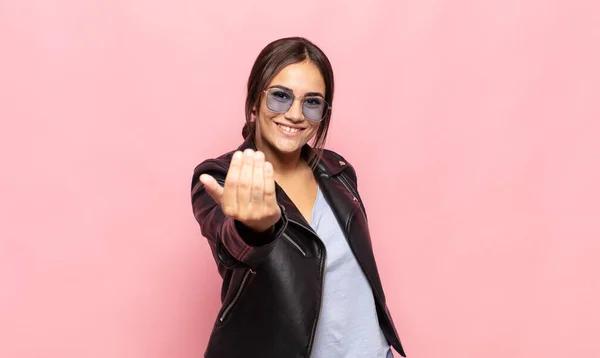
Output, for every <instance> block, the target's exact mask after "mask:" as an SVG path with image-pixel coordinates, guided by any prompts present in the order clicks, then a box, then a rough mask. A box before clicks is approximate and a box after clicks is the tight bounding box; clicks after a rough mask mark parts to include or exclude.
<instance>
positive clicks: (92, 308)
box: [0, 0, 600, 358]
mask: <svg viewBox="0 0 600 358" xmlns="http://www.w3.org/2000/svg"><path fill="white" fill-rule="evenodd" d="M599 10H600V5H598V2H597V1H592V0H588V1H567V0H563V1H548V0H544V1H542V0H527V1H524V0H507V1H443V0H425V1H412V2H407V1H391V0H390V1H369V2H367V1H362V2H360V3H355V4H350V2H348V1H345V0H338V1H316V0H314V1H311V0H305V1H301V2H297V1H296V2H292V1H288V2H285V1H283V2H282V1H279V2H264V4H262V3H257V2H246V1H241V0H238V1H226V2H219V1H211V2H208V1H198V0H197V1H189V0H171V1H166V0H162V1H158V0H153V1H150V0H144V1H141V0H102V1H100V0H98V1H95V2H92V1H82V0H56V1H48V0H37V1H36V0H27V1H23V0H12V1H11V0H0V51H1V54H0V117H1V119H2V122H1V123H2V127H1V138H0V139H1V140H0V149H1V150H0V160H1V163H2V175H1V183H0V188H1V189H0V190H1V192H0V195H1V196H0V197H1V198H2V200H1V204H0V218H1V220H2V223H1V225H0V240H1V241H0V265H1V266H0V267H1V270H0V357H3V358H4V357H5V358H39V357H52V358H65V357H69V358H71V357H73V358H75V357H77V358H84V357H94V358H105V357H111V358H112V357H118V358H121V357H123V358H154V357H157V358H158V357H161V358H163V357H177V358H180V357H181V358H187V357H189V358H192V357H200V356H202V354H203V352H204V348H205V345H206V342H207V338H208V334H209V332H210V329H211V326H212V322H213V320H214V318H215V315H216V313H217V310H218V308H219V290H220V279H219V277H218V275H217V271H216V269H215V267H216V266H215V264H214V262H213V261H212V256H211V255H210V252H209V249H208V245H207V244H206V242H205V240H204V239H203V238H202V237H201V236H200V232H199V229H198V226H197V224H196V222H195V221H194V218H193V216H192V213H191V205H190V201H189V185H190V180H191V174H192V169H193V168H194V166H195V165H196V164H197V163H199V162H200V161H201V160H203V159H205V158H207V157H210V156H216V155H218V154H221V153H222V152H224V151H227V150H230V149H233V148H234V147H235V146H237V145H238V143H239V142H240V141H241V135H240V131H241V127H242V122H243V100H244V86H245V81H246V79H247V75H248V73H249V70H250V67H251V65H252V61H253V60H254V58H255V57H256V55H257V54H258V52H259V51H260V49H261V48H262V47H263V46H264V45H266V44H267V43H268V42H270V41H271V40H274V39H276V38H279V37H283V36H289V35H303V36H307V37H308V38H310V39H312V40H313V41H315V42H316V43H317V44H318V45H320V46H321V47H322V48H323V49H324V50H325V52H326V53H327V54H328V56H330V59H331V61H332V63H333V65H334V69H335V74H336V79H337V93H336V99H335V102H334V107H335V110H334V114H333V122H332V127H331V132H330V133H331V136H330V139H329V142H328V144H329V147H330V148H332V149H334V150H337V151H339V152H340V153H342V154H343V155H344V156H346V157H347V158H348V160H349V161H351V162H352V163H353V164H354V165H355V167H356V168H357V170H358V173H359V186H360V189H361V192H362V195H363V197H364V200H365V203H366V206H367V210H368V211H369V217H370V220H371V228H372V235H373V239H374V241H375V242H374V245H375V250H376V255H377V258H378V260H379V265H380V270H381V276H382V279H383V282H384V286H385V288H386V292H387V296H388V297H389V304H390V306H391V309H392V312H393V314H394V318H395V320H396V321H397V323H398V330H399V332H400V335H401V338H402V340H403V342H404V344H405V346H406V351H407V353H408V354H409V356H410V357H427V358H428V357H436V358H438V357H446V358H450V357H457V358H459V357H460V358H467V357H473V358H475V357H477V358H479V357H485V358H495V357H503V358H504V357H540V358H541V357H586V358H587V357H600V348H598V339H600V308H599V307H600V304H599V303H598V302H600V269H599V266H600V263H599V262H600V261H599V259H600V240H599V239H600V225H599V223H598V221H599V220H600V204H599V203H600V189H599V188H598V186H599V185H598V183H600V164H599V159H598V158H599V156H600V98H599V97H600V95H599V93H600V88H599V83H600V70H599V68H600V66H599V64H600V50H599V47H600V17H599V16H598V13H599Z"/></svg>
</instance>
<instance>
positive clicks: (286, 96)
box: [267, 89, 294, 113]
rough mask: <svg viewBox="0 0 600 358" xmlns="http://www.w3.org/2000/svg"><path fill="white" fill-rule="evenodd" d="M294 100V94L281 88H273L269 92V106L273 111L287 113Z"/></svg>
mask: <svg viewBox="0 0 600 358" xmlns="http://www.w3.org/2000/svg"><path fill="white" fill-rule="evenodd" d="M293 102H294V95H293V94H291V93H288V92H287V91H284V90H281V89H271V90H269V92H268V93H267V108H269V109H270V110H271V111H273V112H278V113H285V112H287V111H288V110H289V109H290V107H291V106H292V103H293Z"/></svg>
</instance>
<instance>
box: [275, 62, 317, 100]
mask: <svg viewBox="0 0 600 358" xmlns="http://www.w3.org/2000/svg"><path fill="white" fill-rule="evenodd" d="M276 85H280V86H285V87H287V88H290V89H292V90H293V91H294V94H296V95H302V94H304V93H307V92H320V93H323V94H325V80H324V79H323V76H321V72H320V71H319V68H318V67H317V66H315V65H314V64H313V63H312V62H308V61H304V62H300V63H293V64H291V65H288V66H286V67H284V68H283V69H282V70H281V71H280V72H279V73H278V74H277V75H276V76H275V77H273V80H272V81H271V82H270V83H269V87H271V86H276Z"/></svg>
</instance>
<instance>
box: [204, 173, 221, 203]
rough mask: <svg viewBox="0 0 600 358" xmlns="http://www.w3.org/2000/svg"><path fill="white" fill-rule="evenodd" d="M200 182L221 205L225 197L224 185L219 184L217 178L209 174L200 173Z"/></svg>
mask: <svg viewBox="0 0 600 358" xmlns="http://www.w3.org/2000/svg"><path fill="white" fill-rule="evenodd" d="M200 182H201V183H202V184H204V188H205V189H206V192H207V193H208V195H210V196H211V197H212V198H213V200H214V201H216V202H217V204H219V205H221V199H222V197H223V187H222V186H221V185H219V183H218V182H217V180H216V179H215V178H213V177H212V176H210V175H208V174H202V175H200Z"/></svg>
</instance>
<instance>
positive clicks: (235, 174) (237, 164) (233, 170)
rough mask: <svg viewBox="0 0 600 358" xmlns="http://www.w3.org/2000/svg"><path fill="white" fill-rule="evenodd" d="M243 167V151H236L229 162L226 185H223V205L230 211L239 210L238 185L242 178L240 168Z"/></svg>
mask: <svg viewBox="0 0 600 358" xmlns="http://www.w3.org/2000/svg"><path fill="white" fill-rule="evenodd" d="M241 167H242V152H239V151H238V152H235V153H234V154H233V158H231V164H229V170H228V171H227V177H226V178H225V186H224V187H223V189H224V190H223V200H222V201H221V207H222V208H223V209H225V210H226V211H228V212H229V210H231V212H235V211H236V210H237V187H238V181H239V178H240V169H241Z"/></svg>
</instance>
